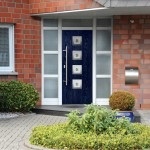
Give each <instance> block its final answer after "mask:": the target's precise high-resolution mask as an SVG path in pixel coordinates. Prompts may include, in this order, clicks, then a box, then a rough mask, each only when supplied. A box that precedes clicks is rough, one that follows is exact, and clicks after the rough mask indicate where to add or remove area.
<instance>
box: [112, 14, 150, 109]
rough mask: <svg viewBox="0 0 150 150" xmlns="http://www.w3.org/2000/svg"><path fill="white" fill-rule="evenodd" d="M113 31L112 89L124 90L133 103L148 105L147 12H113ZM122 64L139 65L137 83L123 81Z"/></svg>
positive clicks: (149, 17) (149, 41)
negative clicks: (117, 14)
mask: <svg viewBox="0 0 150 150" xmlns="http://www.w3.org/2000/svg"><path fill="white" fill-rule="evenodd" d="M130 20H134V23H131V21H130ZM113 32H114V33H113V34H114V35H113V40H114V41H113V90H114V91H116V90H120V89H123V90H128V91H130V92H132V93H133V94H134V95H135V96H136V99H137V101H136V107H138V108H139V107H141V108H142V109H143V108H144V109H146V108H150V15H143V16H114V29H113ZM126 66H132V67H133V66H134V67H138V68H139V72H140V77H139V85H125V75H124V74H125V67H126Z"/></svg>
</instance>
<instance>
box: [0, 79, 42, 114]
mask: <svg viewBox="0 0 150 150" xmlns="http://www.w3.org/2000/svg"><path fill="white" fill-rule="evenodd" d="M38 99H39V94H38V92H37V91H36V89H35V88H34V87H33V85H31V84H28V83H23V82H20V81H9V82H0V111H20V112H26V111H30V109H31V108H33V107H34V106H35V104H36V102H37V101H38Z"/></svg>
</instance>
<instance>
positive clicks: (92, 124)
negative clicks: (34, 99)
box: [30, 105, 150, 150]
mask: <svg viewBox="0 0 150 150" xmlns="http://www.w3.org/2000/svg"><path fill="white" fill-rule="evenodd" d="M30 142H31V144H34V145H39V146H43V147H47V148H53V149H71V150H73V149H90V150H92V149H95V150H98V149H99V150H131V149H133V150H135V149H136V150H137V149H138V150H139V149H144V148H150V127H149V126H146V125H141V124H137V123H136V124H132V123H130V122H129V121H128V120H127V119H125V118H121V119H116V116H115V112H114V111H112V110H107V109H106V108H101V107H98V106H93V105H89V106H88V107H87V109H86V112H85V113H84V114H83V115H82V116H80V115H78V112H72V113H70V114H69V116H68V121H67V122H66V123H64V124H57V125H52V126H39V127H36V128H34V129H33V131H32V134H31V137H30Z"/></svg>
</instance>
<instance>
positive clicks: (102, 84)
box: [96, 78, 110, 98]
mask: <svg viewBox="0 0 150 150" xmlns="http://www.w3.org/2000/svg"><path fill="white" fill-rule="evenodd" d="M96 84H97V86H96V98H108V97H110V79H109V78H98V79H96Z"/></svg>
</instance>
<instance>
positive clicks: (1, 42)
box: [0, 28, 9, 67]
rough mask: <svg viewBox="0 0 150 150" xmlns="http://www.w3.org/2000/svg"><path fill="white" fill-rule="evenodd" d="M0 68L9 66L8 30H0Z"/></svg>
mask: <svg viewBox="0 0 150 150" xmlns="http://www.w3.org/2000/svg"><path fill="white" fill-rule="evenodd" d="M0 66H1V67H6V66H9V29H8V28H0Z"/></svg>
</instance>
